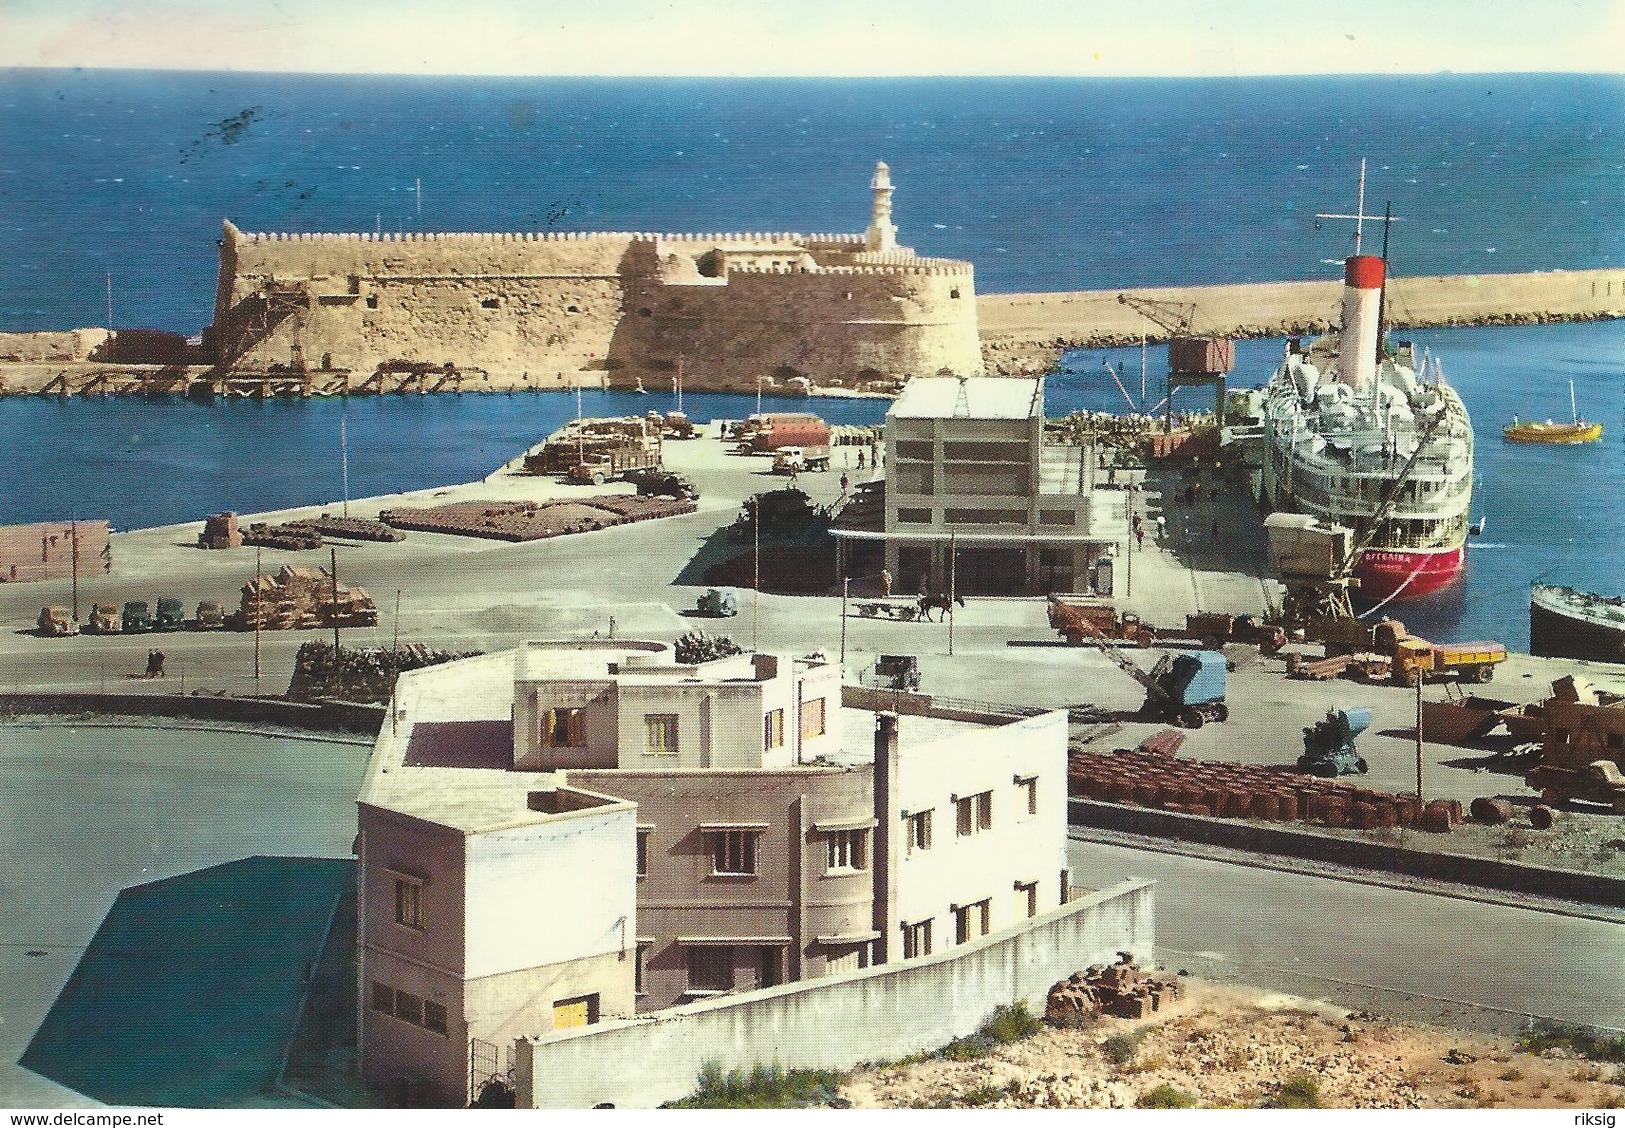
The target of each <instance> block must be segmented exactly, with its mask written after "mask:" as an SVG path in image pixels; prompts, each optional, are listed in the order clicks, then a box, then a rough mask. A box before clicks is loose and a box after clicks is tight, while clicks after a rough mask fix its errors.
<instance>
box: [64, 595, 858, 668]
mask: <svg viewBox="0 0 1625 1128" xmlns="http://www.w3.org/2000/svg"><path fill="white" fill-rule="evenodd" d="M851 594H852V577H851V576H842V577H841V678H842V679H843V680H844V679H845V678H846V600H847V596H849V595H851ZM75 614H77V612H76V613H75Z"/></svg>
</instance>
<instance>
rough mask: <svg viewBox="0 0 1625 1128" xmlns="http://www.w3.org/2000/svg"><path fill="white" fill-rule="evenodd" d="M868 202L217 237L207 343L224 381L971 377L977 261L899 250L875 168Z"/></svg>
mask: <svg viewBox="0 0 1625 1128" xmlns="http://www.w3.org/2000/svg"><path fill="white" fill-rule="evenodd" d="M870 188H871V191H872V192H873V196H874V199H873V205H872V215H871V222H870V225H869V229H868V231H867V232H865V233H863V234H853V233H842V232H825V233H819V234H812V235H806V234H801V233H798V232H786V231H768V232H762V231H754V232H737V231H736V232H722V233H703V234H697V233H683V232H675V233H673V232H664V233H662V232H646V231H644V232H640V231H506V232H504V231H406V232H402V231H393V232H384V231H372V232H364V231H361V232H356V231H352V232H277V231H272V232H265V231H259V232H243V231H241V230H239V229H238V228H237V227H236V226H234V225H233V224H232V223H231V222H230V221H229V220H228V221H227V222H226V223H225V225H224V237H223V238H222V239H221V240H220V278H219V283H218V285H217V288H216V293H215V318H214V324H213V325H212V326H211V327H210V329H209V332H208V336H209V343H210V345H211V347H213V348H214V349H215V351H216V353H217V355H218V357H219V361H220V364H221V365H222V366H223V367H226V368H236V367H242V368H249V369H257V368H268V367H270V366H272V365H280V366H287V365H290V364H291V365H293V366H294V367H295V368H298V367H300V366H304V365H308V364H311V363H312V362H314V360H315V359H316V358H320V360H321V365H322V367H324V368H345V369H349V370H351V371H353V372H361V373H367V372H372V371H375V370H377V369H378V368H379V367H380V366H382V365H385V364H396V363H399V362H401V361H408V362H414V363H416V362H427V363H430V364H434V365H437V366H439V365H444V364H447V363H450V364H453V365H456V366H458V367H460V368H481V369H484V370H486V371H487V372H490V373H493V374H502V375H503V376H504V377H506V378H510V379H512V380H513V381H514V382H515V383H518V384H520V385H521V386H522V385H523V384H525V383H529V384H531V386H554V387H567V386H570V385H572V384H589V383H590V384H599V383H602V382H605V381H607V380H609V379H610V374H611V373H613V379H614V382H615V383H617V384H626V385H631V384H632V382H633V381H634V380H636V379H643V378H653V379H660V378H663V376H664V375H665V374H666V373H668V371H669V369H670V367H671V365H672V364H673V363H674V361H675V358H676V357H677V356H679V355H681V356H684V357H686V360H685V362H684V363H685V370H686V372H687V373H688V374H689V379H690V382H691V386H693V387H695V388H701V387H706V386H713V387H748V386H750V382H751V381H752V380H754V379H755V377H756V376H757V375H758V374H760V373H762V372H775V373H782V374H788V373H794V374H797V375H804V376H807V377H808V378H810V379H811V380H813V382H815V383H822V382H833V381H837V380H838V381H840V382H842V383H843V384H848V385H850V384H852V383H854V382H861V381H863V380H870V379H877V378H880V379H892V380H894V379H897V378H899V377H906V376H909V375H913V374H916V373H935V372H938V371H940V370H942V369H947V370H949V371H952V372H961V373H966V374H971V373H976V372H979V371H980V370H981V366H982V365H981V349H980V345H979V342H978V339H977V333H976V303H975V294H974V286H973V281H972V279H973V271H972V267H971V264H970V263H967V262H960V261H958V260H955V259H945V258H931V257H927V256H922V255H917V254H915V253H914V252H913V251H912V250H911V249H910V248H907V247H903V246H899V245H898V243H897V241H896V227H895V226H894V225H892V223H891V222H890V215H891V211H890V209H891V193H892V188H891V183H890V179H889V177H887V176H880V175H879V170H877V177H876V180H875V181H874V182H872V183H871V185H870ZM789 276H794V277H793V278H792V277H789ZM938 278H940V279H944V280H950V281H951V284H950V282H949V281H945V282H942V283H938V282H935V281H933V279H938ZM730 283H731V284H730ZM900 299H901V300H905V301H906V303H907V304H906V310H907V312H906V314H903V315H901V316H899V314H898V306H897V304H896V303H897V302H898V301H899V300H900Z"/></svg>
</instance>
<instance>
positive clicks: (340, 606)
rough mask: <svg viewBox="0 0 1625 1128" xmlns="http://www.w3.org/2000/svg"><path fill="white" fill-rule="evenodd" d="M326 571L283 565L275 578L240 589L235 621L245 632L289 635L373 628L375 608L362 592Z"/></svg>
mask: <svg viewBox="0 0 1625 1128" xmlns="http://www.w3.org/2000/svg"><path fill="white" fill-rule="evenodd" d="M336 587H337V598H336V599H335V584H334V580H333V576H332V574H331V573H329V572H328V571H327V570H326V569H325V568H304V567H294V566H293V565H291V564H285V565H283V567H282V570H281V571H279V572H277V573H276V574H275V575H262V576H256V577H254V579H252V580H250V581H249V582H248V583H246V584H244V585H243V598H242V606H241V609H240V610H239V611H238V618H239V619H240V620H241V622H242V626H243V628H244V629H245V630H255V629H259V630H266V631H289V630H304V629H307V628H310V627H330V626H333V625H334V622H335V621H336V622H337V624H338V625H339V626H341V627H376V626H377V625H378V608H377V606H376V605H375V604H374V603H373V601H372V597H371V596H369V595H368V594H367V592H366V590H365V589H364V588H360V587H356V586H355V585H353V584H345V583H340V584H337V585H336Z"/></svg>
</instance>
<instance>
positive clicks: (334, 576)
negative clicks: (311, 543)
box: [327, 548, 339, 675]
mask: <svg viewBox="0 0 1625 1128" xmlns="http://www.w3.org/2000/svg"><path fill="white" fill-rule="evenodd" d="M327 551H328V553H329V554H330V555H329V557H328V558H329V559H330V560H331V561H332V563H333V570H332V572H331V574H330V577H329V578H330V579H331V580H332V581H333V673H334V674H335V675H337V674H338V669H339V550H338V549H336V548H329V549H328V550H327Z"/></svg>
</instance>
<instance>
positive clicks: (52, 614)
mask: <svg viewBox="0 0 1625 1128" xmlns="http://www.w3.org/2000/svg"><path fill="white" fill-rule="evenodd" d="M39 633H40V634H41V635H43V636H44V637H46V638H66V637H67V636H69V635H76V634H78V633H79V624H78V623H76V622H74V621H73V612H72V611H69V610H68V609H67V608H66V607H41V608H40V612H39Z"/></svg>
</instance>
